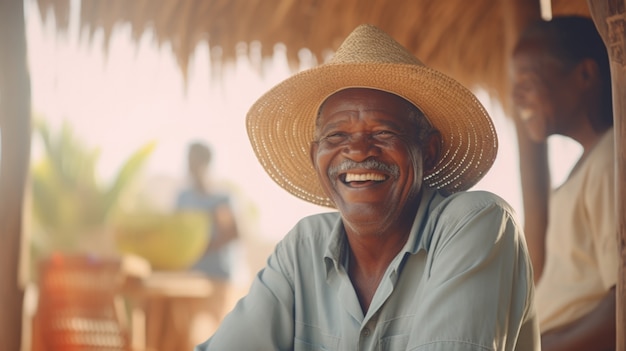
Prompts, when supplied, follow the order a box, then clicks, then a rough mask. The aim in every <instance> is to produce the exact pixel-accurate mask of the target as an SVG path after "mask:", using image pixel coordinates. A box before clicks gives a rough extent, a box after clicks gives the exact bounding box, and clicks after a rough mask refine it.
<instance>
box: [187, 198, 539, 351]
mask: <svg viewBox="0 0 626 351" xmlns="http://www.w3.org/2000/svg"><path fill="white" fill-rule="evenodd" d="M347 252H348V250H347V240H346V238H345V232H344V229H343V225H342V222H341V217H340V215H339V213H325V214H319V215H313V216H310V217H307V218H304V219H302V220H301V221H300V222H299V223H298V224H297V225H296V226H295V227H294V228H293V229H292V230H291V231H290V232H289V233H288V235H287V236H286V237H285V238H284V239H283V240H281V241H280V242H279V243H278V244H277V246H276V249H275V251H274V253H273V254H272V255H271V256H270V257H269V259H268V261H267V266H266V267H265V268H264V269H263V270H261V271H260V272H259V273H258V275H257V277H256V278H255V280H254V282H253V284H252V286H251V289H250V291H249V293H248V295H247V296H245V297H244V298H242V299H241V300H240V301H239V302H238V303H237V306H236V307H235V309H234V310H233V311H231V313H230V314H229V315H228V316H226V318H225V319H224V321H223V322H222V324H221V325H220V327H219V329H218V330H217V331H216V333H215V334H214V335H213V336H212V337H211V338H210V339H209V340H207V341H206V342H204V343H203V344H201V345H198V346H197V347H196V351H204V350H220V351H224V350H226V351H228V350H233V351H245V350H441V351H453V350H481V351H482V350H539V329H538V325H537V322H536V319H535V311H534V307H533V303H532V299H533V292H534V290H533V289H534V287H533V283H532V269H531V265H530V259H529V256H528V252H527V249H526V244H525V241H524V238H523V235H522V233H521V231H520V226H519V225H518V223H517V220H516V219H515V216H514V214H513V211H512V209H511V208H510V207H509V205H508V204H506V203H505V202H504V200H502V199H500V198H499V197H497V196H496V195H493V194H491V193H487V192H482V191H476V192H463V193H458V194H454V195H451V196H450V197H447V198H444V197H443V196H441V195H440V194H439V193H437V192H435V191H433V190H429V189H425V192H424V194H423V197H422V200H421V203H420V206H419V210H418V212H417V215H416V217H415V221H414V224H413V228H412V229H411V233H410V236H409V239H408V241H407V243H406V244H405V246H404V248H403V249H402V250H401V251H400V252H399V253H398V255H397V256H396V258H395V259H394V260H393V261H392V262H391V264H390V265H389V267H388V269H387V272H386V273H385V276H384V277H383V279H382V281H381V282H380V285H379V286H378V289H377V290H376V293H375V295H374V298H373V300H372V302H371V305H370V307H369V310H368V311H367V313H366V314H365V315H364V314H363V312H362V309H361V307H360V305H359V301H358V299H357V296H356V293H355V290H354V288H353V286H352V283H351V281H350V278H349V276H348V274H347V271H346V264H345V263H346V258H347Z"/></svg>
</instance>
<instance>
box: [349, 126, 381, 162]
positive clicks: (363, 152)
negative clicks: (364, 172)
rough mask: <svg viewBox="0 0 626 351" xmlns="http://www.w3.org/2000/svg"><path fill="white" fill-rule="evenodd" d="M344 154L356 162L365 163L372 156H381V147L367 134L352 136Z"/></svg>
mask: <svg viewBox="0 0 626 351" xmlns="http://www.w3.org/2000/svg"><path fill="white" fill-rule="evenodd" d="M343 153H344V154H345V155H346V156H347V157H348V158H350V159H352V160H353V161H356V162H360V161H363V160H365V159H367V158H369V157H371V156H378V155H379V154H380V147H379V146H378V145H376V142H375V140H374V138H373V137H372V136H371V135H370V134H367V133H357V134H352V135H351V136H350V139H349V141H348V143H346V145H345V147H344V150H343Z"/></svg>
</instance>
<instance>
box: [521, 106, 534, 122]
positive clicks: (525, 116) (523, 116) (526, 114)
mask: <svg viewBox="0 0 626 351" xmlns="http://www.w3.org/2000/svg"><path fill="white" fill-rule="evenodd" d="M532 116H533V111H532V110H530V109H524V110H521V111H520V112H519V117H520V118H521V119H522V121H528V120H529V119H530V118H531V117H532Z"/></svg>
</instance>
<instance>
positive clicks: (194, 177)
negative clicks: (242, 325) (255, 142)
mask: <svg viewBox="0 0 626 351" xmlns="http://www.w3.org/2000/svg"><path fill="white" fill-rule="evenodd" d="M211 161H212V152H211V149H210V147H209V146H208V145H206V144H204V143H202V142H193V143H191V144H190V145H189V146H188V150H187V166H188V173H189V184H188V186H187V187H186V188H184V189H182V190H181V191H180V193H179V194H178V196H177V199H176V208H177V209H179V210H185V209H189V210H201V211H206V213H207V215H209V216H210V220H211V222H210V223H211V225H210V231H209V233H207V235H209V236H210V238H209V244H208V246H207V248H206V252H205V253H204V254H203V255H202V257H201V258H200V259H199V260H198V261H197V262H196V263H195V264H194V265H193V266H192V267H191V268H190V269H191V270H193V271H198V272H201V273H202V274H204V275H206V276H207V277H208V278H209V279H210V280H211V283H212V285H213V294H212V297H211V298H210V300H209V301H207V303H208V304H209V306H208V308H209V312H210V314H211V316H212V319H213V321H212V322H213V323H215V324H216V325H217V324H219V322H220V321H221V320H222V318H223V316H224V314H225V313H226V311H227V310H228V309H229V306H230V303H229V301H230V298H231V297H230V295H231V294H232V293H233V284H234V278H235V274H236V267H237V264H238V262H237V260H238V255H237V253H238V246H239V242H240V240H239V239H240V234H239V230H238V228H237V221H236V217H235V214H234V211H233V208H232V206H231V199H230V196H229V194H227V193H224V192H218V191H215V190H214V189H213V188H212V185H211V177H210V172H209V171H210V166H211Z"/></svg>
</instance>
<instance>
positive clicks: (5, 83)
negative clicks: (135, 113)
mask: <svg viewBox="0 0 626 351" xmlns="http://www.w3.org/2000/svg"><path fill="white" fill-rule="evenodd" d="M26 57H27V56H26V30H25V26H24V1H23V0H3V1H0V140H1V141H0V242H1V243H2V244H1V245H0V306H2V307H0V310H1V312H0V343H1V344H2V346H1V348H2V349H3V350H16V351H17V350H20V344H21V325H22V302H23V291H22V289H21V288H20V287H19V285H18V266H19V264H18V262H19V258H20V257H19V256H20V255H19V253H20V238H21V233H22V207H23V201H24V187H25V182H26V175H27V171H28V163H29V155H30V113H31V111H30V78H29V75H28V68H27V60H26Z"/></svg>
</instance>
